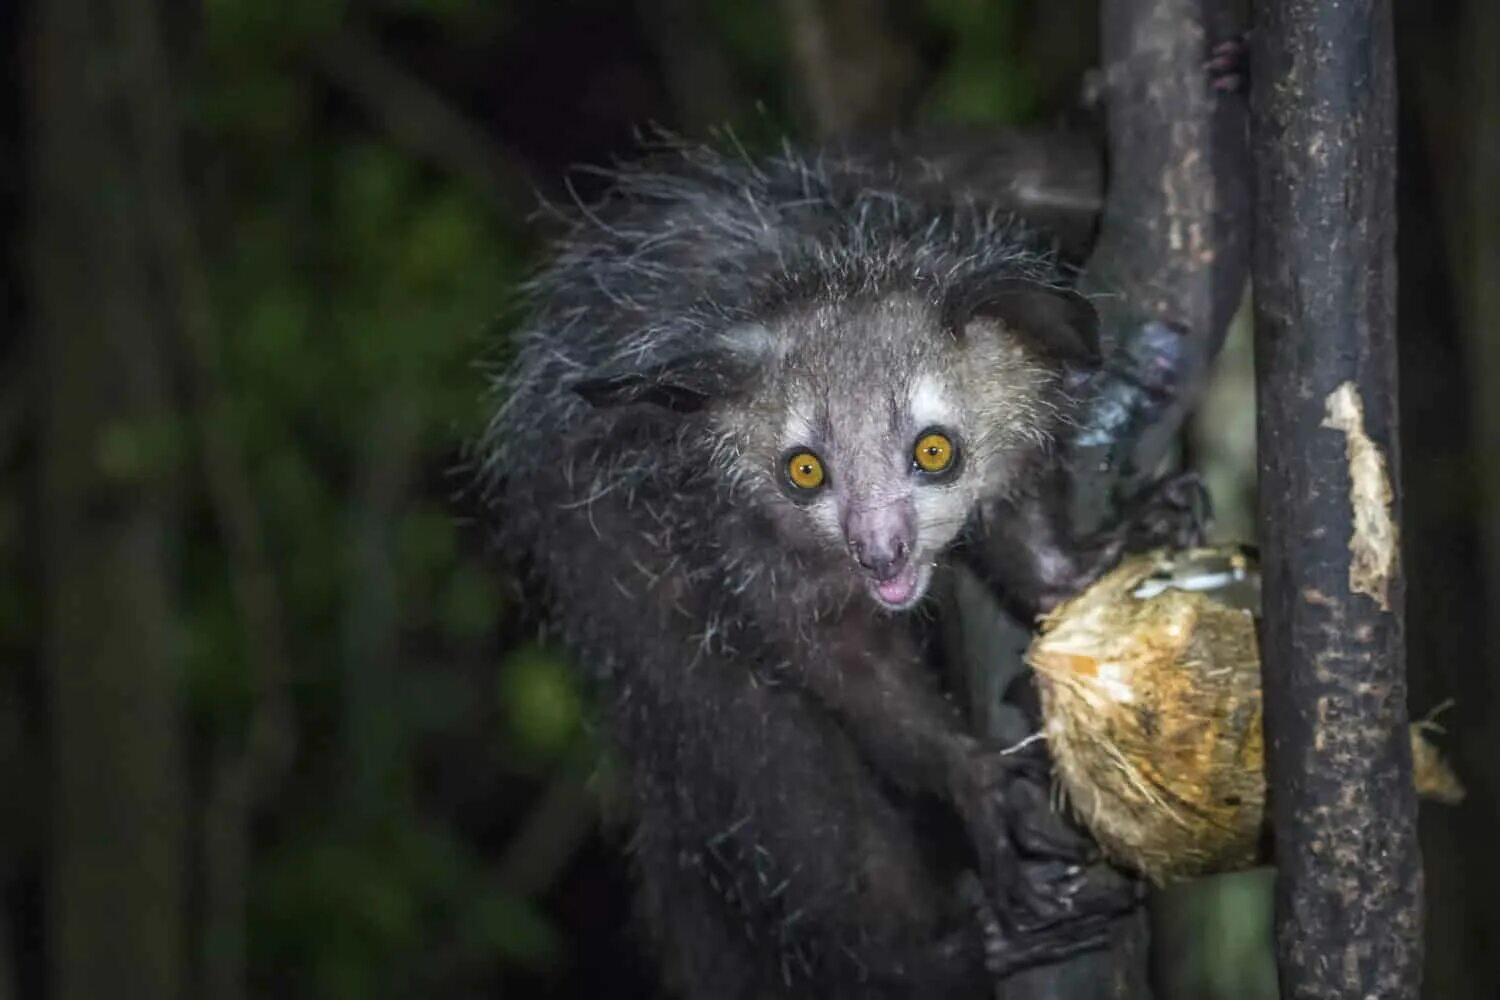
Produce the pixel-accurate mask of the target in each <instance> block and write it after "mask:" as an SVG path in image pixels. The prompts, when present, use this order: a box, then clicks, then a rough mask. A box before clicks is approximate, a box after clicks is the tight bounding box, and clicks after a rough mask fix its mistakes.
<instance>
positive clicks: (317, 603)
mask: <svg viewBox="0 0 1500 1000" xmlns="http://www.w3.org/2000/svg"><path fill="white" fill-rule="evenodd" d="M1096 3H1097V0H1093V2H1090V0H1046V2H1025V0H908V2H902V0H885V2H882V0H781V2H776V3H770V2H767V3H745V2H743V0H613V2H609V0H513V2H484V0H200V2H194V0H29V2H22V3H19V4H12V5H5V6H4V7H3V12H0V25H3V29H4V30H3V31H0V37H3V38H4V39H5V40H6V44H7V46H8V49H9V51H8V53H7V55H8V56H9V58H8V59H6V60H5V61H4V65H5V67H6V72H7V79H6V80H5V83H6V84H7V85H6V86H5V87H4V88H3V97H0V231H3V234H4V246H5V247H6V249H7V250H8V253H7V255H6V257H5V260H4V268H3V272H0V282H3V284H0V316H3V318H4V323H3V327H0V330H3V333H0V484H3V487H4V488H3V490H0V790H3V792H0V998H8V997H27V998H30V997H59V998H68V1000H72V998H95V997H116V996H119V997H161V998H169V1000H171V998H185V997H213V998H223V1000H237V998H244V997H262V996H278V997H294V998H295V997H308V998H311V997H317V998H345V997H348V998H361V997H371V998H383V997H419V996H420V997H426V996H442V997H497V996H506V997H533V996H535V997H621V998H633V997H651V996H656V995H658V989H657V984H656V983H655V980H654V978H653V975H652V972H651V968H650V965H649V963H648V962H647V961H645V960H644V959H643V957H642V955H641V950H640V947H639V942H638V940H637V938H636V936H635V935H634V933H633V932H632V931H631V930H630V928H629V926H628V897H627V895H626V890H627V875H626V872H625V869H624V866H623V865H622V863H621V862H620V861H619V860H618V856H619V852H618V847H619V844H618V837H607V836H602V835H601V834H600V832H599V825H598V822H597V819H596V812H597V810H596V807H595V804H594V796H593V792H592V790H591V786H590V780H591V775H592V774H593V770H594V755H593V752H592V744H591V737H590V735H589V732H588V729H587V724H586V718H587V707H586V697H587V696H586V693H585V692H583V691H582V690H581V689H580V688H579V687H578V686H577V685H576V684H575V682H574V680H573V678H572V673H571V671H570V669H569V666H568V664H567V663H566V662H564V661H563V660H562V659H561V658H560V657H559V655H558V653H557V652H556V651H555V650H553V649H550V648H548V647H547V646H546V645H545V644H543V643H540V642H539V641H538V640H537V636H538V635H539V634H540V633H539V632H538V630H537V625H536V623H535V621H534V620H533V619H532V618H530V617H528V615H527V614H526V612H525V609H524V608H523V606H522V601H521V598H522V597H523V596H524V595H521V594H520V593H519V592H518V589H517V588H516V587H515V586H514V585H513V584H512V582H511V581H509V580H508V579H506V578H505V576H504V574H503V573H502V572H501V570H500V569H499V565H498V561H497V560H496V559H494V558H493V557H492V555H491V554H489V553H487V551H486V543H485V533H484V530H483V526H482V523H481V520H482V518H481V514H482V512H481V509H480V506H479V505H478V504H477V503H476V501H475V499H474V497H473V496H472V493H471V491H470V490H469V482H468V477H467V474H466V473H465V471H464V468H465V464H464V463H465V452H464V444H465V442H466V441H467V440H470V439H471V438H472V437H473V435H474V434H475V433H476V432H477V430H478V429H479V428H480V427H481V426H482V424H483V421H484V419H485V414H486V410H487V408H489V407H492V406H493V405H494V402H495V401H494V400H493V399H490V400H487V399H486V398H485V396H484V378H483V374H482V366H483V365H484V364H494V363H498V362H501V361H503V359H504V357H505V353H506V332H507V329H508V328H509V326H510V325H511V324H512V323H513V321H514V309H513V303H514V289H515V286H516V284H517V283H518V282H519V281H520V280H522V279H523V278H524V276H525V275H526V274H527V271H528V268H529V267H530V266H531V265H532V264H533V262H534V261H535V260H536V255H537V253H538V252H539V251H540V249H541V246H540V239H539V234H540V233H541V232H542V231H543V229H544V220H542V221H537V220H533V219H532V218H531V215H532V213H533V212H534V211H535V209H536V206H537V204H538V196H539V195H540V196H542V197H545V198H551V199H561V200H566V199H569V198H571V197H572V196H573V193H572V192H570V190H569V187H568V184H569V183H571V185H572V187H573V188H574V189H576V191H577V193H578V194H580V195H582V196H584V197H587V196H588V195H589V194H590V193H591V192H593V191H597V190H598V185H599V183H600V182H599V180H598V178H597V177H596V176H592V175H589V174H587V173H578V172H573V173H571V174H570V172H569V168H571V167H573V166H574V165H577V164H607V163H609V162H610V161H611V160H612V159H613V158H615V157H618V156H621V155H628V154H629V153H630V151H631V149H632V148H633V146H634V143H635V137H636V133H637V130H638V129H641V128H646V127H650V126H652V125H662V126H666V127H668V128H671V129H674V130H678V131H680V132H683V133H685V134H687V135H689V136H704V135H707V134H708V132H709V130H711V129H716V128H722V127H732V128H733V130H734V132H735V134H736V135H737V136H739V138H740V140H741V141H742V142H744V143H745V144H746V145H747V146H750V147H751V148H756V147H760V146H764V145H765V144H767V143H769V142H775V141H779V138H780V137H781V136H783V135H790V136H793V137H811V136H819V135H827V134H832V133H838V132H846V131H850V130H857V129H866V128H868V129H877V130H878V129H880V128H883V127H887V126H891V125H894V124H906V123H912V122H955V121H957V122H971V123H1017V122H1023V123H1046V122H1049V121H1053V120H1057V119H1059V118H1061V117H1062V116H1065V115H1068V114H1069V113H1070V112H1071V111H1072V109H1074V108H1076V106H1077V104H1078V100H1079V96H1078V95H1079V93H1080V90H1081V85H1080V81H1081V80H1082V78H1083V75H1084V73H1085V71H1086V70H1088V69H1089V68H1090V67H1091V66H1092V65H1093V62H1094V59H1095V50H1096V47H1097V30H1096V27H1095V24H1096V19H1097V10H1096ZM1396 6H1397V18H1398V22H1399V24H1398V36H1399V44H1400V47H1401V51H1400V57H1401V64H1400V72H1401V141H1402V149H1401V155H1400V165H1401V171H1402V173H1401V181H1400V184H1401V186H1400V195H1399V200H1400V234H1401V235H1400V257H1401V267H1402V271H1401V309H1400V324H1401V336H1402V354H1401V380H1402V394H1403V395H1402V403H1403V420H1404V424H1403V428H1402V445H1403V451H1404V456H1403V463H1404V468H1403V475H1404V480H1405V483H1406V527H1405V553H1406V567H1407V572H1408V574H1409V581H1410V597H1409V618H1408V638H1409V648H1410V665H1411V674H1412V710H1413V713H1414V715H1417V716H1421V715H1423V714H1424V713H1426V712H1427V711H1429V710H1430V709H1432V708H1433V707H1435V706H1436V705H1438V704H1439V703H1441V702H1443V701H1444V700H1446V699H1450V698H1451V699H1453V700H1454V702H1455V704H1454V706H1453V707H1452V708H1451V709H1449V710H1448V711H1447V712H1446V713H1445V714H1444V715H1443V716H1442V717H1441V718H1442V722H1443V724H1444V726H1445V728H1446V729H1447V731H1448V735H1447V736H1446V737H1443V738H1442V743H1443V745H1444V747H1445V748H1446V749H1447V750H1448V751H1449V752H1450V753H1451V754H1452V756H1453V758H1454V762H1455V764H1456V766H1457V767H1458V769H1459V771H1460V772H1461V774H1462V775H1463V777H1464V778H1465V780H1466V781H1467V783H1468V785H1469V787H1470V791H1471V794H1470V797H1469V799H1468V801H1467V802H1466V803H1465V804H1464V805H1463V806H1461V807H1458V808H1449V809H1444V808H1441V807H1429V808H1428V809H1427V810H1426V811H1425V812H1424V818H1423V827H1422V829H1423V836H1424V844H1425V849H1426V851H1427V858H1428V871H1429V881H1428V884H1429V887H1430V892H1429V971H1428V977H1427V979H1428V984H1429V989H1428V995H1429V996H1432V997H1438V998H1459V997H1480V996H1486V997H1488V996H1500V987H1497V983H1500V919H1497V915H1496V901H1495V893H1496V890H1497V889H1500V865H1497V860H1496V850H1495V840H1496V836H1497V834H1500V824H1497V822H1496V812H1497V808H1496V795H1495V793H1496V791H1497V790H1500V752H1497V751H1496V749H1495V748H1494V745H1493V744H1491V743H1490V742H1489V740H1490V738H1491V737H1490V733H1489V727H1490V726H1491V725H1492V724H1493V723H1494V722H1495V721H1496V720H1497V718H1500V714H1497V713H1500V645H1497V643H1500V601H1497V595H1500V529H1497V519H1496V516H1497V513H1500V331H1497V329H1496V324H1497V323H1500V60H1497V59H1496V58H1495V55H1494V51H1493V49H1494V46H1495V45H1496V44H1497V43H1500V13H1497V9H1500V7H1497V5H1495V4H1494V3H1493V0H1439V2H1431V3H1425V2H1420V0H1411V2H1402V0H1398V2H1397V5H1396ZM570 177H571V181H569V180H568V178H570ZM1249 378H1250V372H1249V366H1248V362H1247V351H1246V349H1245V337H1244V331H1243V330H1240V331H1239V332H1238V333H1237V335H1236V336H1235V337H1234V338H1232V340H1231V342H1230V346H1229V348H1228V349H1227V352H1226V356H1225V359H1224V363H1223V365H1222V372H1221V377H1220V379H1219V381H1218V382H1217V383H1216V385H1215V388H1214V392H1213V395H1212V397H1211V400H1210V403H1209V404H1208V406H1207V407H1206V408H1205V411H1204V416H1203V417H1202V418H1201V419H1200V420H1199V421H1198V423H1197V425H1196V427H1195V430H1194V433H1193V435H1192V437H1191V447H1190V451H1191V454H1192V455H1193V457H1194V459H1195V460H1196V461H1198V462H1199V463H1201V464H1203V465H1204V466H1206V467H1208V468H1209V469H1210V471H1211V473H1212V476H1213V482H1214V484H1215V489H1216V494H1217V496H1216V500H1217V503H1218V506H1219V508H1220V511H1221V522H1220V523H1221V530H1223V531H1224V532H1225V533H1226V534H1228V535H1232V536H1236V537H1244V536H1245V535H1246V534H1247V533H1248V532H1249V531H1250V525H1251V514H1250V512H1249V511H1248V508H1247V507H1246V506H1245V498H1246V497H1247V496H1248V495H1249V494H1248V483H1249V482H1250V481H1251V479H1250V477H1252V476H1253V468H1254V459H1253V451H1252V450H1251V449H1253V415H1252V413H1251V410H1250V403H1249V399H1248V397H1247V393H1248V391H1249V386H1250V382H1249ZM1267 885H1268V882H1267V880H1266V877H1265V874H1264V873H1258V874H1257V873H1252V874H1250V875H1246V876H1237V877H1232V878H1223V879H1213V880H1205V881H1204V882H1203V883H1201V884H1199V885H1195V886H1192V887H1188V888H1186V889H1183V890H1179V891H1175V892H1173V893H1170V894H1168V895H1167V896H1166V898H1165V899H1164V901H1162V902H1161V903H1160V905H1159V906H1158V907H1157V916H1158V919H1157V929H1158V934H1157V940H1158V951H1159V953H1160V954H1159V960H1158V967H1159V970H1160V977H1161V982H1162V983H1163V991H1162V992H1163V995H1165V996H1171V997H1223V998H1240V997H1267V996H1272V995H1274V985H1273V984H1272V982H1271V981H1270V979H1269V972H1268V969H1267V966H1266V964H1265V963H1266V948H1267V941H1268V939H1269V938H1268V927H1267V921H1268V919H1269V917H1268V914H1269V902H1268V899H1267V895H1266V886H1267Z"/></svg>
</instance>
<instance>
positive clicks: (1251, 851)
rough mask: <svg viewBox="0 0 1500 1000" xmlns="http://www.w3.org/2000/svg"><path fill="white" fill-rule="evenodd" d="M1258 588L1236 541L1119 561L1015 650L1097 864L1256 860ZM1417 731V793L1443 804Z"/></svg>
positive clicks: (1205, 868) (1446, 785) (1182, 870)
mask: <svg viewBox="0 0 1500 1000" xmlns="http://www.w3.org/2000/svg"><path fill="white" fill-rule="evenodd" d="M1258 591H1259V578H1258V573H1257V570H1256V566H1255V564H1254V561H1253V559H1252V558H1251V556H1250V554H1249V553H1248V552H1246V551H1243V550H1239V549H1232V548H1226V549H1195V550H1190V551H1185V552H1172V553H1169V552H1165V551H1161V552H1154V553H1150V554H1147V555H1143V556H1136V557H1132V558H1129V559H1127V560H1126V561H1125V562H1124V563H1122V564H1121V565H1120V566H1119V567H1118V568H1116V569H1115V570H1114V571H1113V572H1112V573H1110V574H1109V575H1107V576H1105V577H1104V578H1103V579H1101V580H1100V581H1099V582H1098V583H1096V584H1094V585H1093V586H1092V587H1090V588H1089V589H1088V590H1086V591H1084V592H1083V593H1082V594H1080V595H1079V596H1078V597H1076V598H1074V599H1073V600H1071V601H1068V602H1067V603H1065V604H1063V605H1061V606H1060V607H1058V608H1057V609H1056V610H1055V611H1054V612H1053V613H1052V614H1051V615H1049V616H1048V617H1047V618H1046V619H1045V620H1044V621H1043V622H1042V626H1041V634H1040V635H1038V637H1037V638H1036V639H1035V641H1034V642H1033V643H1032V645H1031V648H1030V649H1029V650H1028V652H1027V661H1028V662H1029V663H1030V664H1031V666H1032V668H1033V669H1034V670H1035V674H1036V678H1037V684H1038V689H1039V691H1040V694H1041V701H1042V714H1043V719H1044V729H1045V733H1046V737H1047V742H1048V746H1049V748H1050V749H1051V752H1052V758H1053V761H1054V766H1055V769H1056V774H1057V779H1058V782H1059V785H1060V788H1061V790H1062V792H1063V794H1064V797H1065V798H1066V800H1067V801H1068V803H1069V804H1070V805H1071V807H1072V809H1073V810H1074V811H1075V812H1076V814H1077V815H1078V817H1079V819H1080V821H1081V822H1083V823H1084V824H1085V825H1086V826H1087V827H1088V828H1089V830H1090V831H1092V833H1093V834H1094V837H1095V839H1097V840H1098V841H1099V845H1100V847H1101V848H1102V849H1103V850H1104V852H1105V853H1106V854H1107V855H1108V856H1109V857H1110V858H1111V859H1113V860H1114V861H1115V862H1116V863H1118V864H1120V865H1122V866H1124V867H1127V868H1131V869H1134V870H1136V871H1138V872H1140V873H1141V874H1143V875H1144V876H1146V877H1147V878H1148V879H1150V880H1151V881H1153V882H1155V883H1157V884H1163V883H1166V882H1171V881H1175V880H1180V879H1184V878H1190V877H1193V876H1197V875H1204V874H1209V873H1212V872H1223V871H1232V870H1235V869H1240V868H1246V867H1250V866H1252V865H1255V864H1257V863H1258V862H1260V861H1262V860H1263V859H1264V850H1263V848H1264V844H1265V842H1266V838H1265V836H1264V832H1265V799H1266V786H1265V771H1264V759H1265V750H1264V738H1263V735H1262V721H1261V720H1262V714H1261V693H1260V680H1261V677H1260V657H1259V652H1258V646H1257V642H1256V618H1255V615H1256V611H1257V610H1258V606H1259V600H1258ZM1422 728H1423V727H1422V726H1414V727H1413V730H1412V741H1413V749H1414V753H1415V756H1416V760H1417V763H1418V767H1417V786H1418V791H1419V792H1424V793H1427V794H1431V795H1432V797H1434V798H1439V799H1442V800H1443V801H1456V799H1457V798H1461V797H1462V795H1463V790H1462V787H1461V786H1460V785H1459V783H1458V781H1457V779H1456V778H1455V777H1454V776H1453V774H1452V772H1451V771H1450V770H1448V768H1447V766H1446V765H1445V764H1444V763H1443V762H1442V760H1441V758H1440V757H1439V756H1438V754H1437V751H1436V750H1435V749H1434V748H1433V747H1432V746H1431V745H1430V744H1428V743H1427V742H1426V741H1425V739H1424V738H1423V737H1422V734H1421V729H1422Z"/></svg>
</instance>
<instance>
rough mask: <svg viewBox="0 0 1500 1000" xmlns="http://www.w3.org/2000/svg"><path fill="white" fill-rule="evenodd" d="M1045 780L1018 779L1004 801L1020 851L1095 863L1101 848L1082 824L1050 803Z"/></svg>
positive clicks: (1012, 832)
mask: <svg viewBox="0 0 1500 1000" xmlns="http://www.w3.org/2000/svg"><path fill="white" fill-rule="evenodd" d="M1051 801H1052V800H1051V792H1050V790H1049V789H1048V787H1047V786H1046V785H1044V784H1039V783H1036V782H1031V781H1016V782H1013V783H1012V784H1011V787H1010V789H1009V795H1008V796H1007V799H1006V802H1005V808H1006V811H1007V813H1008V815H1007V822H1008V824H1009V826H1010V831H1011V836H1012V838H1014V840H1015V842H1016V848H1017V850H1019V851H1020V852H1021V854H1023V855H1025V856H1027V857H1032V858H1039V859H1046V860H1055V861H1066V862H1070V863H1072V864H1075V865H1089V864H1093V863H1094V862H1095V861H1097V860H1098V859H1099V848H1098V846H1097V845H1095V843H1094V841H1093V840H1092V839H1091V838H1090V837H1089V836H1088V834H1086V833H1084V832H1083V830H1081V829H1079V827H1078V826H1077V825H1076V824H1074V823H1071V822H1069V820H1068V819H1067V817H1065V816H1063V815H1061V814H1060V813H1058V811H1057V810H1055V809H1053V808H1052V807H1051Z"/></svg>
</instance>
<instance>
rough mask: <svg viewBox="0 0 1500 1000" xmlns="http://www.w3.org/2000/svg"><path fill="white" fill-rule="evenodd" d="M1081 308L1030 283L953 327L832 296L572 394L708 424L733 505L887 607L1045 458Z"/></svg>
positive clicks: (1084, 350) (1081, 347) (1087, 332)
mask: <svg viewBox="0 0 1500 1000" xmlns="http://www.w3.org/2000/svg"><path fill="white" fill-rule="evenodd" d="M1080 302H1081V300H1079V299H1077V297H1076V296H1071V297H1070V296H1068V295H1066V294H1065V293H1060V292H1058V291H1057V290H1055V289H1051V288H1047V287H1045V286H1041V285H1038V284H1036V283H1028V282H1021V283H1016V282H1002V283H1000V285H999V287H997V288H993V289H981V294H980V295H978V296H977V297H976V300H975V302H974V303H972V305H971V307H970V308H968V309H967V310H965V311H964V312H963V313H962V314H961V315H957V316H955V315H954V310H951V309H946V308H940V307H939V306H937V305H935V304H934V303H932V302H929V301H927V300H925V299H922V298H919V297H917V296H915V295H887V296H885V297H881V298H875V297H872V298H870V299H868V300H864V301H859V302H850V301H847V300H844V301H840V302H837V303H833V304H825V305H819V306H815V307H809V308H805V309H801V310H792V311H788V312H786V313H784V314H783V315H780V316H779V317H777V318H776V319H775V320H772V321H767V322H764V323H745V324H739V325H737V326H735V327H733V328H731V329H729V330H726V331H723V332H721V333H720V334H717V335H713V334H705V337H704V344H703V348H702V350H701V352H698V353H695V354H693V355H691V356H688V357H682V358H676V359H672V360H670V361H668V362H666V363H664V364H662V365H660V366H658V367H655V368H649V369H647V370H643V371H627V372H624V373H621V374H618V375H613V376H606V377H598V378H589V379H584V380H583V381H581V382H579V383H578V384H577V385H576V386H575V388H576V390H577V391H578V393H579V394H580V395H582V396H583V397H584V398H585V399H587V400H589V401H590V402H592V403H594V404H595V405H597V406H616V405H621V404H650V405H654V406H659V407H664V408H667V409H669V410H672V411H676V412H681V413H684V414H692V415H693V417H694V419H697V417H698V416H700V415H702V414H703V413H704V412H706V415H707V419H708V421H709V425H710V427H711V429H712V432H713V434H714V435H715V438H716V440H715V442H714V446H713V461H714V463H715V465H716V467H717V472H718V474H719V475H720V476H721V478H722V480H723V481H724V482H725V483H726V484H727V485H733V486H734V487H735V488H736V489H737V490H739V491H740V492H739V496H738V502H746V503H757V504H763V505H765V506H766V507H768V508H769V509H770V511H771V513H772V515H773V517H774V519H775V520H776V522H777V524H778V525H779V526H780V528H781V531H782V536H783V544H785V545H787V546H789V547H790V548H794V549H796V550H797V551H798V552H799V553H800V554H802V555H804V556H805V555H807V554H809V551H810V550H811V551H812V552H813V553H814V554H816V557H817V558H820V559H824V560H826V563H827V565H826V567H825V570H826V571H828V572H831V573H832V574H833V576H834V578H837V577H838V575H839V574H840V573H845V574H847V581H848V582H849V583H852V584H854V585H855V586H861V587H863V588H865V589H866V590H867V591H868V592H869V594H870V596H871V598H873V599H874V601H875V602H876V603H877V604H879V605H880V606H882V607H884V608H886V609H888V610H892V611H901V610H905V609H907V608H910V607H912V606H914V605H915V604H917V603H918V602H919V601H921V599H922V598H923V596H925V594H926V592H927V587H928V585H929V584H930V583H931V582H932V571H933V567H934V566H935V565H936V563H937V560H938V558H939V557H940V556H941V554H942V553H943V551H944V550H945V549H947V548H948V547H949V546H950V545H951V544H953V542H954V540H955V539H956V538H957V537H958V535H959V533H960V532H961V531H962V530H963V527H964V524H965V523H966V522H967V520H968V518H969V516H970V515H971V514H972V513H973V511H974V510H975V509H976V507H977V506H978V505H979V503H980V502H981V500H998V499H1001V498H1003V497H1005V496H1006V495H1008V494H1010V493H1013V492H1015V491H1016V490H1018V489H1019V488H1021V487H1022V485H1023V484H1022V483H1021V482H1020V479H1021V477H1022V475H1023V472H1024V467H1025V459H1026V457H1027V456H1028V455H1030V454H1033V453H1035V452H1036V451H1038V450H1039V449H1042V448H1045V447H1046V446H1047V443H1048V441H1049V439H1050V437H1051V435H1052V433H1053V432H1054V430H1055V428H1056V427H1057V425H1058V423H1059V421H1060V419H1061V417H1060V414H1059V413H1058V407H1059V404H1060V402H1061V401H1062V400H1063V398H1064V396H1065V393H1064V392H1063V391H1062V388H1061V387H1062V385H1063V383H1064V381H1065V375H1066V373H1067V372H1068V371H1070V370H1077V369H1076V368H1072V367H1070V366H1072V365H1073V360H1074V359H1076V358H1080V357H1083V356H1089V355H1090V352H1091V339H1092V327H1091V325H1090V321H1091V319H1092V310H1089V309H1088V307H1087V304H1086V303H1085V304H1083V305H1082V306H1081V307H1080V306H1079V303H1080ZM945 316H946V318H945ZM1080 317H1084V318H1083V319H1080ZM826 578H827V577H826V575H825V573H819V576H818V579H819V580H820V581H821V580H824V579H826Z"/></svg>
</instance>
